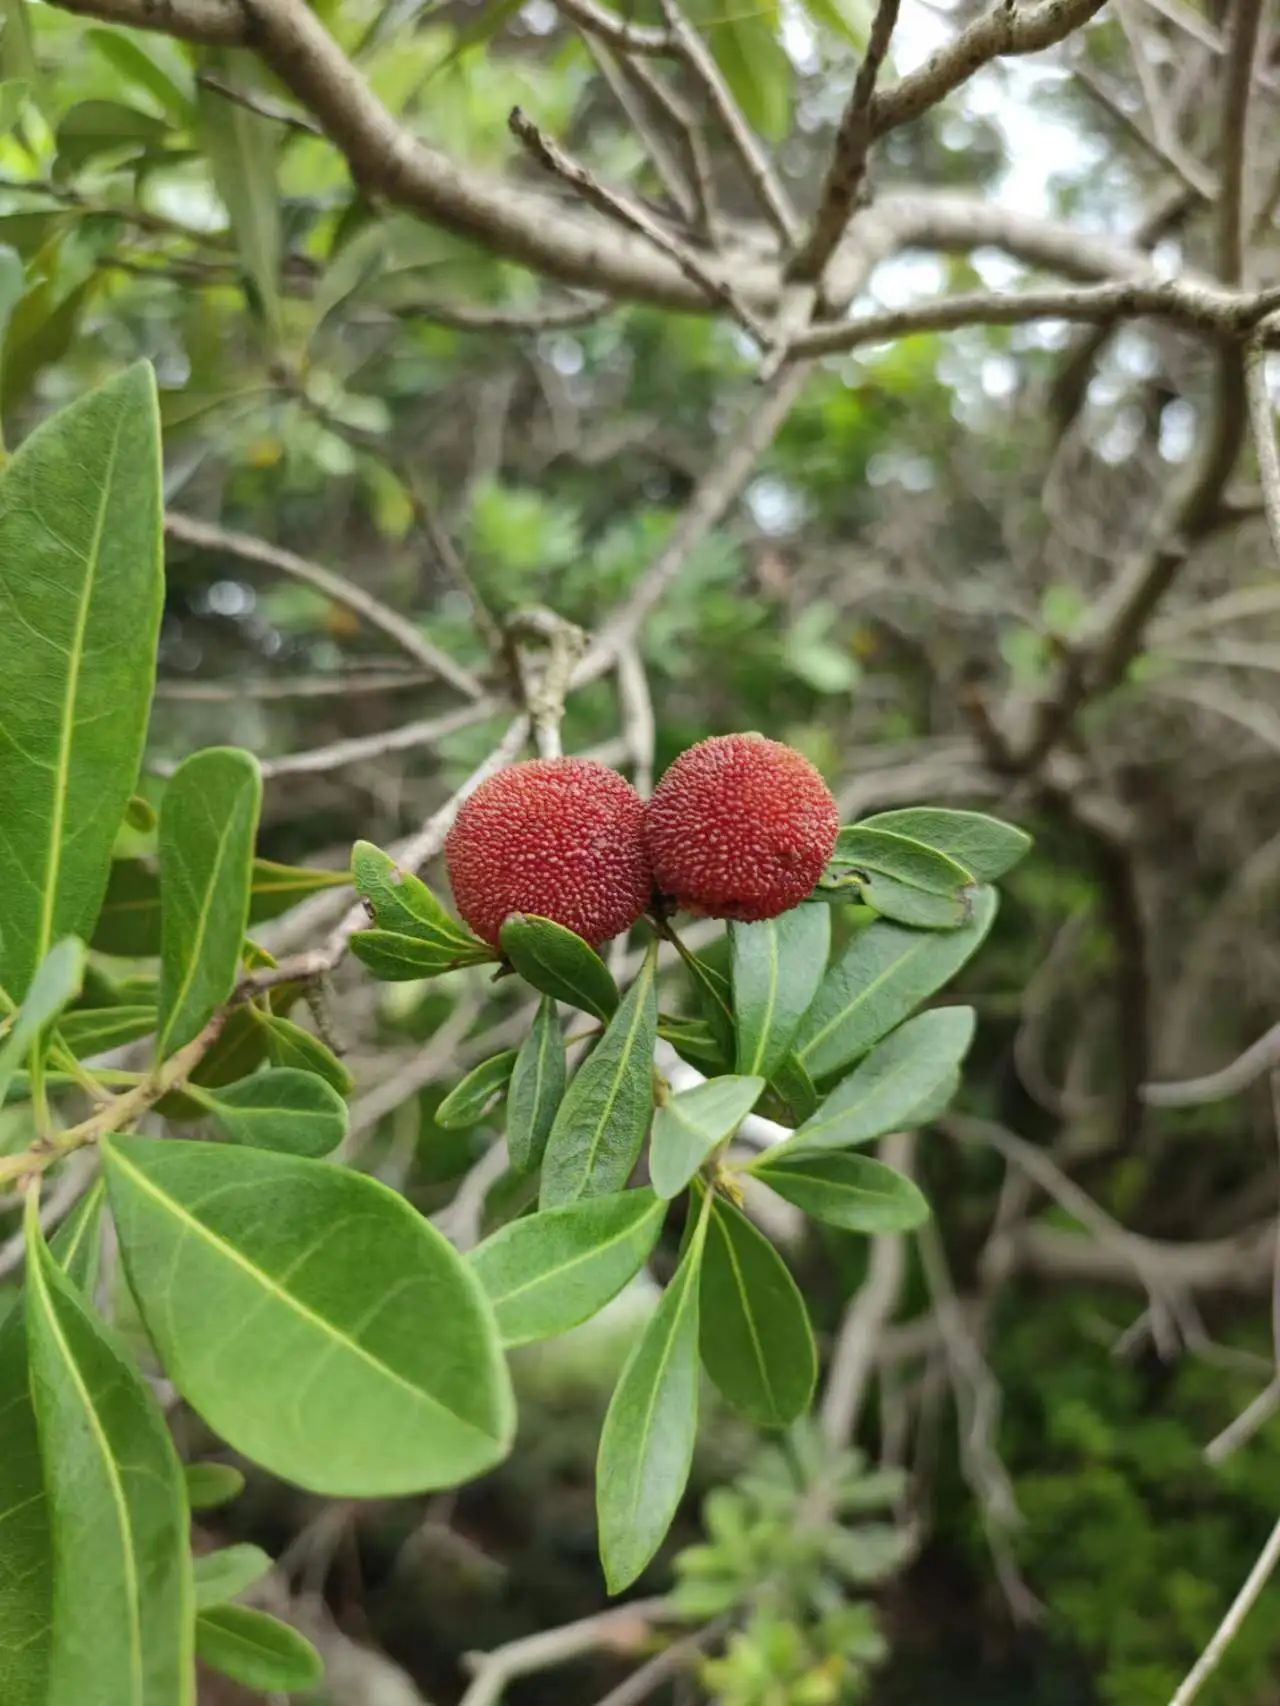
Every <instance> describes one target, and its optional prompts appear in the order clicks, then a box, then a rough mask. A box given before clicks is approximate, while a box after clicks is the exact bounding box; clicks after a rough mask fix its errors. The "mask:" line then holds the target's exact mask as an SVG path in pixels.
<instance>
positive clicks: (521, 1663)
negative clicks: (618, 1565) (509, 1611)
mask: <svg viewBox="0 0 1280 1706" xmlns="http://www.w3.org/2000/svg"><path fill="white" fill-rule="evenodd" d="M671 1615H672V1613H671V1607H670V1605H669V1603H668V1602H667V1601H666V1600H665V1599H637V1600H632V1601H630V1602H629V1603H627V1604H625V1605H616V1606H612V1607H610V1609H609V1610H607V1611H600V1612H597V1613H596V1614H595V1616H594V1617H583V1618H581V1619H580V1620H579V1621H578V1622H576V1623H566V1624H565V1625H564V1626H563V1627H562V1628H559V1629H548V1630H545V1631H543V1632H542V1633H540V1634H537V1635H526V1636H524V1637H522V1638H521V1639H520V1640H518V1641H508V1642H507V1644H506V1646H504V1647H495V1648H493V1650H492V1651H491V1652H488V1653H469V1654H467V1657H466V1663H467V1665H468V1667H469V1669H470V1670H471V1673H472V1679H473V1680H472V1682H471V1686H470V1687H469V1688H468V1689H467V1691H466V1693H465V1694H464V1695H463V1697H462V1701H461V1706H498V1702H499V1701H500V1700H501V1699H502V1696H503V1693H504V1691H505V1689H506V1687H507V1684H508V1683H510V1682H514V1681H515V1679H516V1678H517V1677H520V1676H530V1675H532V1674H533V1673H534V1672H535V1671H542V1670H551V1669H552V1668H553V1667H554V1666H555V1665H562V1664H567V1663H568V1662H569V1660H570V1659H576V1658H581V1657H582V1655H583V1654H584V1653H595V1652H600V1651H602V1650H603V1651H613V1652H618V1653H633V1652H636V1651H637V1650H639V1649H641V1648H643V1646H644V1644H645V1642H646V1641H647V1640H648V1639H649V1634H650V1630H651V1628H652V1626H653V1624H654V1623H659V1622H663V1621H665V1620H667V1619H669V1618H670V1617H671Z"/></svg>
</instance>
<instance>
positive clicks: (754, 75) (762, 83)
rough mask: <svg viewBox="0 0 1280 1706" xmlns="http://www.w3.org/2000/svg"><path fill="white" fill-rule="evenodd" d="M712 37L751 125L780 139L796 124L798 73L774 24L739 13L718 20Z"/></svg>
mask: <svg viewBox="0 0 1280 1706" xmlns="http://www.w3.org/2000/svg"><path fill="white" fill-rule="evenodd" d="M708 40H709V42H710V45H711V51H712V52H713V53H714V54H715V57H716V60H717V61H718V63H719V66H720V69H721V70H722V71H723V72H724V76H725V81H726V82H727V83H728V85H729V87H730V89H731V90H732V91H733V93H734V95H735V96H736V97H737V101H738V105H739V106H740V107H741V108H742V110H743V112H744V113H745V114H746V117H747V121H748V123H749V124H750V125H751V126H752V127H753V129H755V130H758V131H759V132H760V134H761V136H763V137H764V138H765V139H766V140H767V141H769V142H780V141H781V140H782V138H783V137H784V136H785V135H786V134H787V129H788V126H789V125H790V122H791V86H792V81H793V71H792V65H791V61H790V59H789V58H788V57H787V53H786V50H785V49H784V48H783V46H782V44H781V42H780V41H779V40H778V37H777V35H776V33H775V30H774V25H773V24H772V23H771V22H770V21H769V20H768V19H767V18H764V17H761V16H759V15H758V14H757V13H753V12H738V13H734V14H730V15H729V16H722V17H720V18H717V19H716V20H715V21H714V27H713V28H711V30H710V31H709V33H708Z"/></svg>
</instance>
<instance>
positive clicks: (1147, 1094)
mask: <svg viewBox="0 0 1280 1706" xmlns="http://www.w3.org/2000/svg"><path fill="white" fill-rule="evenodd" d="M1278 1066H1280V1022H1277V1023H1276V1024H1274V1025H1272V1027H1271V1029H1270V1030H1269V1031H1264V1032H1263V1034H1262V1036H1260V1037H1259V1038H1258V1040H1257V1042H1255V1043H1251V1044H1250V1045H1249V1047H1248V1048H1247V1049H1245V1051H1244V1053H1243V1054H1240V1055H1237V1056H1236V1058H1235V1059H1234V1060H1233V1061H1232V1062H1231V1064H1230V1065H1229V1066H1224V1067H1222V1068H1221V1069H1220V1070H1219V1071H1217V1072H1210V1073H1207V1074H1206V1075H1205V1076H1204V1077H1203V1078H1183V1079H1179V1080H1177V1081H1176V1082H1172V1083H1168V1084H1144V1085H1143V1086H1142V1099H1143V1101H1144V1102H1147V1103H1149V1104H1150V1106H1151V1107H1153V1108H1198V1107H1203V1106H1204V1105H1205V1104H1206V1103H1208V1102H1221V1101H1224V1100H1225V1099H1226V1098H1227V1097H1228V1096H1238V1095H1239V1094H1240V1092H1241V1091H1242V1090H1247V1089H1248V1088H1249V1086H1250V1085H1251V1084H1254V1083H1256V1082H1257V1081H1258V1079H1259V1078H1261V1077H1263V1075H1264V1074H1265V1073H1268V1072H1272V1071H1274V1070H1275V1068H1276V1067H1278Z"/></svg>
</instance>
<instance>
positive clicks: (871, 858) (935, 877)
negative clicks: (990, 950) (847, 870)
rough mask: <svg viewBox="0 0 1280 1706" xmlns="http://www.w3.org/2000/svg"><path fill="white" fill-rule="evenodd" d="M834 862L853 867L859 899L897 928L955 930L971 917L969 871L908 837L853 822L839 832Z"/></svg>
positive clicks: (833, 857)
mask: <svg viewBox="0 0 1280 1706" xmlns="http://www.w3.org/2000/svg"><path fill="white" fill-rule="evenodd" d="M832 864H833V865H834V866H835V867H836V868H837V869H839V868H840V867H842V866H850V867H853V868H855V869H856V870H857V871H858V872H859V873H860V874H861V876H862V879H863V880H862V881H861V882H860V884H859V898H860V899H861V900H863V901H864V902H865V903H866V905H868V906H870V907H874V909H875V910H876V911H877V912H879V913H881V914H882V915H883V916H884V917H885V918H892V919H894V920H895V921H896V922H897V923H899V924H913V925H916V926H917V927H919V928H921V929H925V930H954V929H956V928H957V927H958V926H959V925H961V924H963V923H964V921H965V919H966V918H967V917H968V916H969V900H970V895H971V892H972V888H973V882H974V878H973V876H972V875H971V873H970V872H968V871H967V870H966V869H965V868H964V866H963V865H958V864H957V863H956V861H955V860H954V859H951V858H949V857H948V856H947V854H945V853H940V852H938V851H937V850H936V849H935V848H932V847H928V846H926V845H925V844H924V843H923V842H921V841H914V840H912V839H911V838H910V837H909V836H906V835H900V834H896V833H894V832H893V831H890V830H885V829H872V828H869V827H868V826H867V825H865V824H854V825H853V826H852V827H850V828H847V829H842V830H841V831H840V835H839V838H838V840H837V841H836V850H835V852H834V853H833V855H832Z"/></svg>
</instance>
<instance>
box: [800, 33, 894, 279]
mask: <svg viewBox="0 0 1280 1706" xmlns="http://www.w3.org/2000/svg"><path fill="white" fill-rule="evenodd" d="M897 21H898V0H879V4H878V5H877V7H876V14H875V17H874V19H873V20H872V23H871V33H870V35H869V37H868V39H867V51H866V53H865V54H864V55H863V57H862V63H861V65H860V66H859V67H858V75H857V76H856V77H855V78H854V83H853V92H852V94H851V95H850V96H849V101H848V105H847V106H846V107H845V109H844V115H843V117H842V118H841V120H840V128H839V130H837V132H836V140H835V148H834V150H833V153H832V156H831V164H830V166H829V167H828V168H827V177H826V182H825V183H824V184H823V186H822V191H821V194H820V195H819V197H818V210H817V212H816V213H815V214H814V216H813V227H812V229H811V231H810V233H809V237H808V240H807V241H806V243H805V245H804V247H803V248H802V249H801V250H800V252H799V254H797V255H796V256H795V258H794V260H793V261H792V263H791V266H790V268H789V272H790V276H791V277H792V278H795V279H799V280H801V281H802V282H806V283H817V282H818V280H820V279H821V277H822V275H823V273H824V272H825V270H826V265H827V262H828V261H829V260H830V259H831V256H832V255H833V253H834V252H835V248H836V245H837V244H838V243H839V241H840V239H841V237H842V236H843V235H844V229H845V226H846V225H847V224H848V223H849V216H850V215H851V214H852V212H853V210H854V207H855V206H856V204H857V200H858V193H859V191H860V190H861V188H862V180H863V176H864V174H865V172H866V168H867V150H868V148H869V147H870V145H871V97H872V95H873V94H874V93H875V87H876V78H877V77H878V76H879V75H880V67H881V65H883V63H884V57H885V55H886V54H887V53H888V51H889V42H890V39H891V37H892V35H893V30H894V26H895V24H896V23H897Z"/></svg>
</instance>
